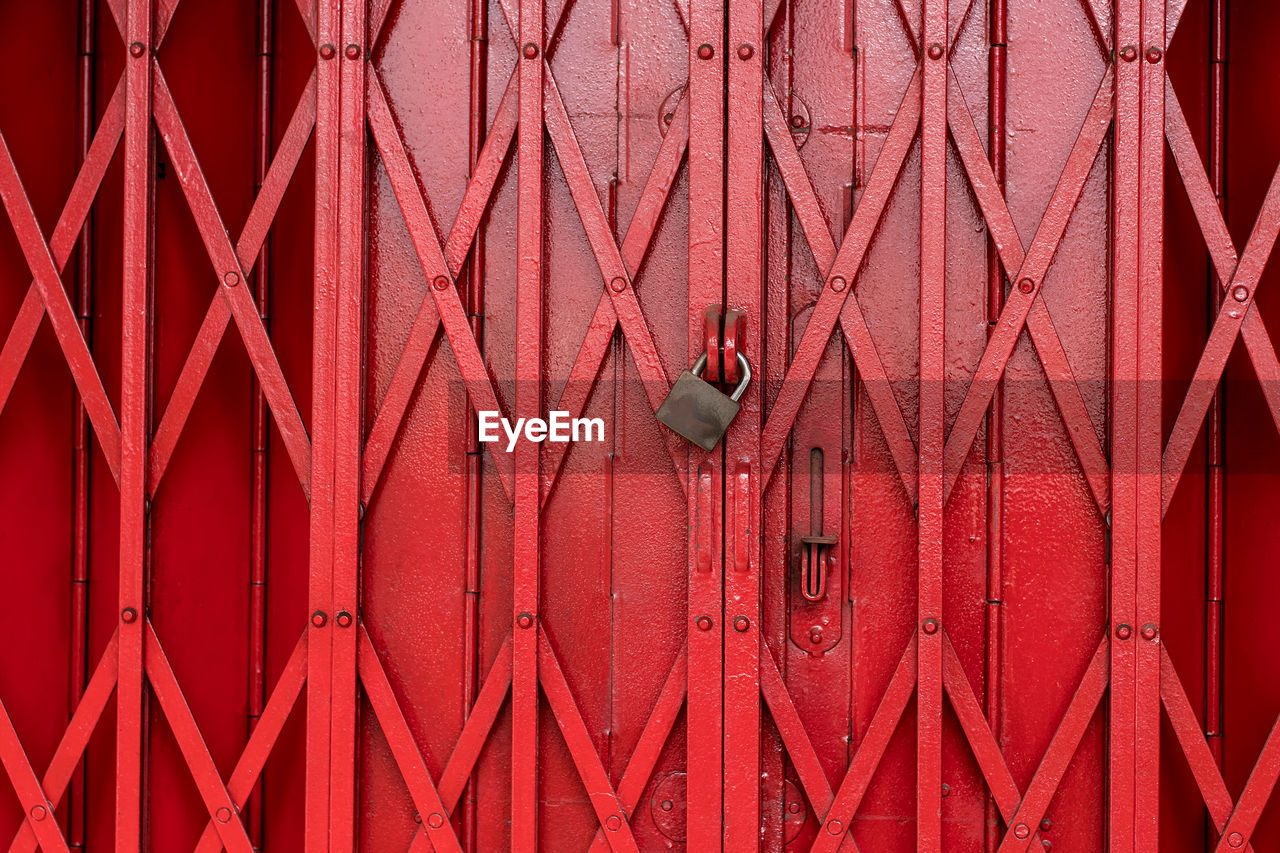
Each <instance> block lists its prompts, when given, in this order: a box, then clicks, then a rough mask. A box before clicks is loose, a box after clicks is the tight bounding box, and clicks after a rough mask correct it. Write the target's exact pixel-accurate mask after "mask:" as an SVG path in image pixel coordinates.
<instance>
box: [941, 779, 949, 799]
mask: <svg viewBox="0 0 1280 853" xmlns="http://www.w3.org/2000/svg"><path fill="white" fill-rule="evenodd" d="M942 796H944V797H949V796H951V786H950V785H948V784H947V783H946V782H943V783H942Z"/></svg>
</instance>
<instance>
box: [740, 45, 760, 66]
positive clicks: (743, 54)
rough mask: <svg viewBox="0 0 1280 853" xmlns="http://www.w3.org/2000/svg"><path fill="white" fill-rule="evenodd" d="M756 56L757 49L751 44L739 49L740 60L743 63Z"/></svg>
mask: <svg viewBox="0 0 1280 853" xmlns="http://www.w3.org/2000/svg"><path fill="white" fill-rule="evenodd" d="M755 55H756V49H755V48H754V47H752V46H751V45H749V44H744V45H740V46H739V47H738V58H739V59H741V60H742V61H743V62H746V61H747V60H748V59H750V58H751V57H753V56H755Z"/></svg>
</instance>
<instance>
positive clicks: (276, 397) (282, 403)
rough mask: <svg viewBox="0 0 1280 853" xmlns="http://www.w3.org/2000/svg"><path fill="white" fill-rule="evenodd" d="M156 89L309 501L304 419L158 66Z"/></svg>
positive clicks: (218, 268)
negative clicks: (245, 284) (242, 283)
mask: <svg viewBox="0 0 1280 853" xmlns="http://www.w3.org/2000/svg"><path fill="white" fill-rule="evenodd" d="M152 89H153V92H152V96H153V99H154V103H155V107H154V115H155V122H156V127H157V128H158V129H159V131H160V135H161V137H162V138H163V139H164V142H165V147H166V148H167V149H168V151H169V157H170V159H171V160H172V161H173V169H174V172H176V173H177V176H178V182H179V184H180V185H181V187H182V190H183V194H184V195H185V196H186V198H187V204H188V206H189V207H190V209H191V215H192V218H193V219H194V220H195V223H196V228H197V229H198V230H199V232H200V237H201V239H202V240H203V241H204V245H205V250H206V251H207V252H208V255H209V260H210V263H211V264H212V265H213V269H214V272H215V273H216V274H217V275H218V277H219V280H220V281H221V282H222V283H221V285H220V286H219V288H218V292H219V294H221V296H222V298H223V299H225V300H226V301H227V303H228V306H229V308H230V311H231V316H232V318H233V319H234V320H235V323H236V326H237V328H238V329H239V330H240V337H241V340H242V341H243V342H244V348H245V351H246V352H247V353H248V355H249V361H250V363H251V364H252V365H253V368H254V372H255V373H256V374H257V376H258V383H259V385H260V386H261V389H262V393H263V396H264V397H266V400H267V403H268V405H269V406H270V408H271V413H272V415H273V416H274V417H275V421H276V426H277V428H278V429H279V431H280V437H281V439H282V440H283V442H284V445H285V450H286V451H287V452H288V454H289V459H290V460H291V461H292V462H293V467H294V471H295V472H296V473H297V475H298V482H299V484H301V486H302V489H303V493H304V494H305V495H307V496H308V498H309V496H310V479H311V471H310V467H311V451H310V440H309V439H308V437H307V432H306V428H305V427H304V426H303V424H302V416H301V415H300V414H299V413H298V406H297V403H296V402H295V401H294V398H293V394H292V393H291V392H290V390H289V384H288V382H287V381H286V380H285V378H284V373H283V371H282V370H281V369H280V362H279V360H278V359H277V358H276V354H275V350H274V349H272V346H271V339H270V337H269V336H268V335H267V330H266V328H265V327H264V326H263V324H262V317H261V316H260V315H259V314H258V308H257V306H256V305H255V304H254V301H253V296H252V295H251V294H250V292H249V288H248V287H247V286H245V287H241V286H239V285H240V284H241V282H246V281H247V280H248V278H247V275H246V273H245V265H243V264H241V262H240V259H239V257H237V254H236V250H235V248H234V247H233V246H232V245H231V237H230V236H229V235H228V234H227V229H226V225H225V224H224V222H223V219H222V215H221V214H220V213H219V212H218V207H217V204H216V203H215V202H214V200H213V194H212V193H211V192H210V190H209V184H208V182H207V181H206V180H205V177H204V173H203V171H202V170H201V168H200V162H199V160H198V159H197V158H196V154H195V150H194V149H193V148H192V145H191V139H190V138H189V137H188V136H187V131H186V127H185V126H184V125H183V123H182V119H181V116H180V115H179V114H178V109H177V105H176V104H175V103H174V101H173V95H172V93H171V92H170V91H169V86H168V84H167V83H166V82H165V79H164V73H163V72H162V71H161V69H160V66H159V64H158V63H157V64H155V66H154V75H153V87H152ZM255 254H256V253H255Z"/></svg>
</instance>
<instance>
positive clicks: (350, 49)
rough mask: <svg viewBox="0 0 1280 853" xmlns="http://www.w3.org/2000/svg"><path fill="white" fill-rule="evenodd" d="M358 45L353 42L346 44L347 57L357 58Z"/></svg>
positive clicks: (358, 52) (358, 54)
mask: <svg viewBox="0 0 1280 853" xmlns="http://www.w3.org/2000/svg"><path fill="white" fill-rule="evenodd" d="M359 58H360V46H359V45H355V44H349V45H347V59H359Z"/></svg>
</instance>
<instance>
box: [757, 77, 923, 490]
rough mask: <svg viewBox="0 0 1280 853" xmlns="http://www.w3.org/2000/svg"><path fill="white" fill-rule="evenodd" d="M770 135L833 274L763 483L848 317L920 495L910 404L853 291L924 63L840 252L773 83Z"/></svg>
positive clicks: (776, 428) (783, 407)
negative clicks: (896, 386)
mask: <svg viewBox="0 0 1280 853" xmlns="http://www.w3.org/2000/svg"><path fill="white" fill-rule="evenodd" d="M764 105H765V115H764V125H765V135H766V137H767V139H768V140H769V147H770V148H771V149H772V150H773V156H774V162H775V163H776V164H777V166H778V171H779V172H780V173H781V175H782V180H783V184H784V185H785V186H786V189H787V194H788V195H789V196H790V197H791V203H792V207H793V208H794V209H795V211H796V218H797V219H798V220H799V222H800V227H801V230H803V231H804V234H805V238H806V241H807V242H808V244H809V251H810V252H812V253H813V259H814V262H815V263H816V264H817V266H818V269H819V270H820V271H821V272H822V273H823V275H824V276H825V277H826V278H827V286H826V287H824V288H823V291H822V295H821V296H819V297H818V303H817V305H815V306H814V309H813V313H812V314H811V315H810V317H809V322H808V324H807V325H806V326H805V330H804V332H803V333H802V334H801V336H800V343H799V344H798V345H797V346H796V352H795V355H794V356H792V358H791V363H790V365H789V366H788V367H787V373H786V376H785V377H784V378H783V381H782V390H781V391H780V392H779V394H778V397H777V399H776V400H775V401H774V404H773V409H772V410H771V411H770V412H769V417H768V419H767V420H766V422H765V427H764V433H763V435H762V436H761V440H760V442H761V443H760V453H761V460H762V464H763V466H764V477H763V478H762V480H761V483H762V485H768V483H769V480H770V478H771V477H772V476H773V471H774V468H775V467H776V465H777V462H778V458H779V456H780V454H781V453H782V448H783V446H784V445H785V444H786V440H787V436H788V435H789V434H790V433H791V428H792V426H793V425H794V424H795V419H796V415H797V414H798V413H799V411H800V406H801V404H802V403H803V402H804V398H805V395H806V394H807V393H808V390H809V385H810V384H811V383H812V382H813V377H814V374H815V372H816V371H817V369H818V363H819V361H821V359H822V354H823V352H824V351H825V350H826V348H827V342H828V341H829V340H830V338H831V333H832V331H833V329H834V328H835V324H836V320H837V319H840V320H841V328H842V330H843V331H844V334H845V338H846V340H847V341H848V345H849V349H850V351H851V352H852V354H853V358H854V361H855V362H856V364H857V365H858V369H859V370H860V371H861V373H862V379H863V386H864V387H865V388H866V390H867V395H868V397H870V399H871V406H872V408H873V409H874V411H875V413H876V418H877V420H878V421H879V423H880V428H881V430H882V431H883V432H884V435H885V439H886V441H887V443H888V445H889V450H890V452H891V454H892V455H893V461H894V465H895V466H896V467H897V469H898V474H899V476H900V477H901V478H902V484H903V488H905V489H906V492H907V494H908V496H909V497H911V498H912V499H913V500H914V499H915V493H916V487H915V477H916V451H915V443H914V442H913V441H912V440H911V434H910V432H909V431H908V429H907V424H906V420H905V419H904V418H903V415H902V408H901V407H900V406H899V405H898V401H897V398H896V397H895V396H894V393H893V386H892V385H891V384H890V382H889V377H888V374H887V373H886V372H885V368H884V362H883V361H881V360H880V356H879V354H878V353H877V352H876V347H875V342H874V341H873V340H872V339H871V332H870V329H869V328H868V326H867V321H866V318H865V316H863V313H862V307H861V305H860V304H859V303H858V298H857V296H856V295H854V294H853V281H854V279H855V278H856V276H857V274H858V270H859V268H860V267H861V266H862V262H863V260H864V259H865V258H866V254H867V251H868V249H869V248H870V246H871V241H872V238H873V237H874V236H875V231H876V227H877V226H878V225H879V224H880V220H881V218H882V217H883V215H884V211H885V208H886V207H887V205H888V202H889V197H890V196H891V195H892V194H893V188H894V186H895V185H896V184H897V182H898V177H899V175H900V174H901V173H902V165H903V163H904V162H905V161H906V157H907V152H908V151H909V150H910V149H911V143H912V141H913V140H914V139H915V136H916V131H917V129H918V128H919V125H920V106H921V102H920V71H919V69H918V68H917V70H916V73H915V75H914V76H913V77H912V78H911V83H910V84H909V85H908V86H907V89H906V91H905V92H904V93H903V98H902V103H901V105H900V106H899V107H898V111H897V113H896V114H895V116H894V119H893V124H892V126H891V127H890V128H889V133H888V135H887V136H886V137H885V142H884V145H883V147H882V148H881V149H880V156H879V157H878V158H877V160H876V164H875V166H874V168H873V169H872V172H871V177H870V179H869V180H868V182H867V186H866V189H865V190H864V192H863V194H862V199H861V201H860V202H859V204H858V206H857V208H856V209H855V210H854V212H853V217H852V219H851V220H850V221H849V227H848V229H847V230H846V232H845V236H844V239H843V240H842V241H841V243H840V247H839V250H838V251H837V249H836V245H835V243H834V241H833V240H832V239H831V232H830V230H829V227H828V225H827V220H826V217H825V216H824V215H823V213H822V208H821V205H820V203H819V202H818V195H817V193H816V192H815V190H814V188H813V182H812V181H811V180H810V179H809V176H808V174H807V172H806V171H805V168H804V163H803V162H802V161H801V160H800V154H799V152H798V151H797V150H796V147H795V141H794V140H793V139H792V138H791V131H790V129H789V128H788V127H787V126H786V121H785V119H784V118H783V115H782V109H781V106H780V105H779V103H778V100H777V95H776V94H775V93H774V92H773V89H772V87H767V88H766V91H765V98H764Z"/></svg>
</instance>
